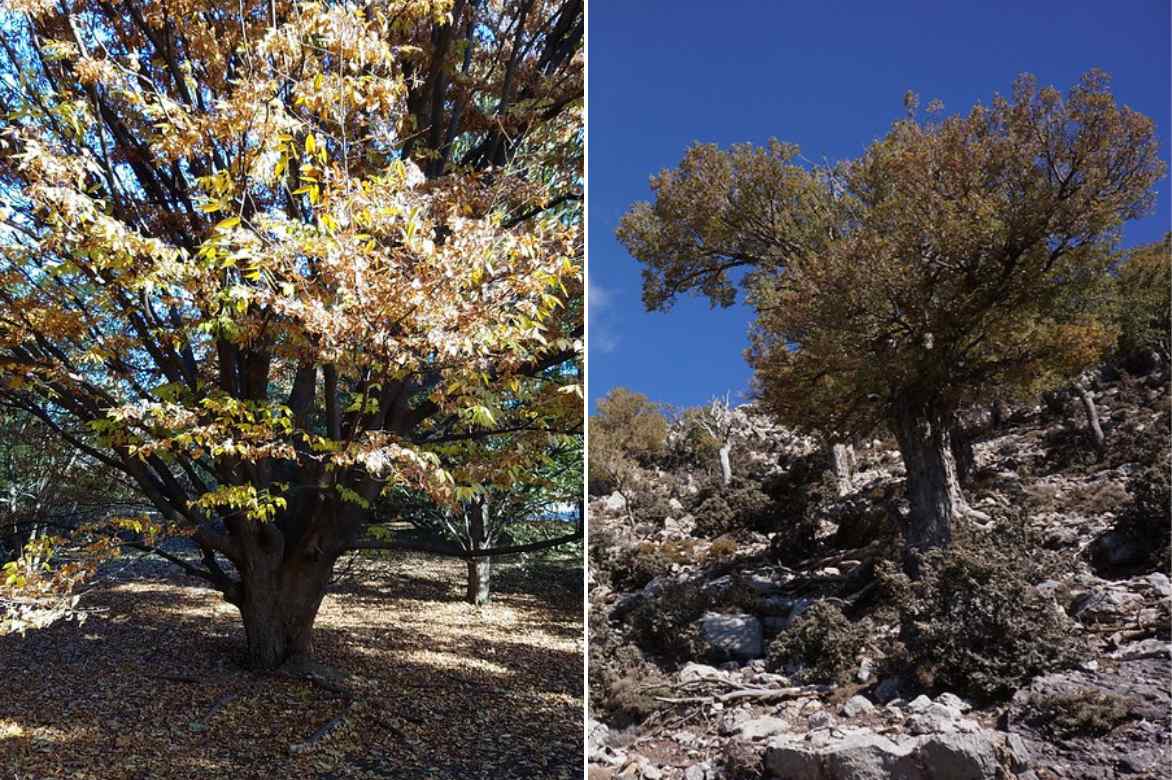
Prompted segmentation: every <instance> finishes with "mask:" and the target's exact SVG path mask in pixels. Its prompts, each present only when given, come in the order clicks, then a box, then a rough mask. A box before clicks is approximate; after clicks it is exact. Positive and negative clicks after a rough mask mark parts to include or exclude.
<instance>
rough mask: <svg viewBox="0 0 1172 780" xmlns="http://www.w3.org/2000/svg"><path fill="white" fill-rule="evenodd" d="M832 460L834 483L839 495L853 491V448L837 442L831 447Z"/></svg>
mask: <svg viewBox="0 0 1172 780" xmlns="http://www.w3.org/2000/svg"><path fill="white" fill-rule="evenodd" d="M830 460H831V464H832V466H833V468H834V485H835V489H836V490H837V492H838V495H839V497H842V496H845V495H846V494H847V493H850V492H851V471H852V469H851V460H852V458H851V448H850V447H849V446H847V445H846V444H835V445H833V446H831V448H830Z"/></svg>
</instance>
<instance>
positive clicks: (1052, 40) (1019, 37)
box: [587, 0, 1172, 410]
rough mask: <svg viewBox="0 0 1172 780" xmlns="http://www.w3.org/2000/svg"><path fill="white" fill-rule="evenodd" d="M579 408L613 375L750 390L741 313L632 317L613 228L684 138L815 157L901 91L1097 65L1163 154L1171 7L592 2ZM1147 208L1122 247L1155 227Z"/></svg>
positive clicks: (690, 389) (695, 393) (969, 96)
mask: <svg viewBox="0 0 1172 780" xmlns="http://www.w3.org/2000/svg"><path fill="white" fill-rule="evenodd" d="M589 14H590V20H589V40H588V46H589V51H588V57H589V63H590V64H589V69H590V75H589V95H588V100H589V124H588V129H587V132H588V137H589V169H588V179H587V182H588V184H587V187H588V192H589V195H588V197H589V223H588V229H589V241H590V244H589V253H590V255H589V277H590V296H591V300H590V321H589V327H590V343H589V349H590V354H589V375H590V376H589V383H590V405H591V410H593V405H594V402H595V401H596V400H597V399H598V398H599V397H601V396H602V395H604V394H605V393H606V392H607V391H608V390H610V388H612V387H614V386H616V385H624V386H626V387H630V388H632V389H634V390H637V391H639V392H642V393H645V394H647V395H648V396H650V397H651V398H653V399H655V400H657V401H665V402H669V403H673V404H677V405H694V404H698V403H702V402H704V401H707V400H708V399H710V398H712V397H713V396H714V395H718V394H719V395H723V394H724V393H725V392H731V393H732V395H733V397H734V398H736V397H737V396H738V394H741V393H745V392H747V390H748V386H749V378H750V374H751V372H750V370H749V368H748V366H747V365H746V364H745V362H744V359H743V357H742V351H743V349H744V347H745V346H746V344H747V337H746V335H747V328H748V325H749V322H750V321H751V319H752V316H751V313H750V312H749V311H748V310H747V309H746V308H744V307H742V306H739V305H738V306H736V307H734V308H732V309H710V308H709V306H708V303H707V301H706V300H703V299H698V298H691V297H686V298H682V299H680V300H679V302H678V303H677V304H676V306H675V307H674V308H673V309H672V310H671V311H670V312H669V313H666V314H664V313H650V314H649V313H646V312H645V311H644V310H643V307H642V304H641V303H640V279H639V268H640V266H639V264H638V263H637V262H636V261H635V260H634V259H632V258H631V257H630V256H629V255H628V254H627V253H626V251H625V250H624V249H623V248H622V246H621V245H619V243H618V242H617V241H616V240H615V238H614V230H615V226H616V224H617V222H618V219H619V217H620V216H621V215H622V214H623V212H624V211H625V210H626V209H627V208H628V206H630V204H632V203H633V202H635V201H637V200H647V199H649V198H650V190H649V188H648V177H649V176H650V175H651V174H653V173H655V172H658V171H659V170H661V169H663V168H666V167H672V166H674V165H675V164H676V163H677V162H678V161H679V159H680V157H681V155H682V154H683V152H684V150H685V149H686V148H687V146H688V145H689V144H690V143H692V142H693V141H704V142H716V143H719V144H721V145H722V146H724V145H727V144H730V143H736V142H741V141H751V142H754V143H763V142H765V141H767V140H768V139H769V138H770V137H777V138H780V139H781V140H784V141H790V142H794V143H797V144H799V145H800V146H801V148H802V152H803V154H804V155H805V156H806V157H808V158H810V159H813V160H821V159H823V158H825V159H828V160H831V161H833V160H841V159H847V158H852V157H856V156H858V155H859V154H860V153H861V152H862V151H863V150H864V149H865V148H866V146H867V145H868V144H869V143H870V142H871V141H872V140H874V139H875V138H878V137H880V136H882V135H883V134H884V133H885V132H886V130H887V128H888V127H889V125H890V124H891V122H892V121H894V120H896V119H898V118H899V117H900V116H902V115H903V95H904V93H905V92H906V91H907V90H909V89H911V90H914V91H915V92H917V93H919V95H920V104H921V105H927V103H928V101H930V100H931V99H932V98H939V99H941V100H942V101H943V102H944V107H945V110H946V113H957V112H962V111H966V110H967V109H968V108H969V107H971V106H972V105H973V104H974V103H976V102H977V101H981V102H984V103H986V104H987V103H988V102H989V99H990V98H991V97H992V95H993V94H994V93H995V92H1001V93H1003V94H1007V93H1008V92H1009V91H1010V87H1011V85H1012V83H1013V80H1014V78H1015V77H1016V76H1017V75H1018V74H1019V73H1022V72H1030V73H1033V74H1035V75H1036V76H1037V77H1038V79H1039V81H1041V82H1042V83H1043V84H1053V85H1054V86H1056V87H1058V88H1059V89H1061V90H1063V91H1065V90H1066V89H1068V88H1069V87H1070V86H1072V85H1073V84H1074V83H1075V82H1076V81H1077V80H1078V78H1079V76H1080V75H1081V74H1082V73H1083V72H1085V71H1087V70H1089V69H1090V68H1093V67H1098V68H1102V69H1103V70H1106V71H1108V72H1109V73H1110V74H1111V75H1112V77H1113V85H1114V92H1115V95H1116V98H1117V99H1118V100H1119V101H1120V102H1122V103H1125V104H1127V105H1130V106H1131V107H1132V108H1134V109H1136V110H1138V111H1142V112H1143V113H1145V114H1147V115H1148V116H1151V117H1152V118H1153V119H1155V121H1156V124H1157V127H1158V130H1159V133H1160V138H1161V142H1162V143H1161V148H1162V153H1161V156H1162V157H1163V159H1164V160H1165V161H1168V160H1169V159H1170V155H1169V126H1170V125H1172V121H1170V119H1169V95H1170V93H1172V88H1170V85H1169V66H1170V63H1169V4H1168V2H1167V0H1131V1H1130V2H1126V3H1109V2H1102V0H1099V1H1098V2H1093V1H1091V0H1080V1H1079V2H1054V1H1052V0H1047V1H1046V2H1040V1H1039V2H1021V0H1018V1H1017V2H1012V3H1011V2H987V1H986V0H982V2H979V3H953V2H939V1H937V2H900V1H898V0H894V1H892V2H886V3H872V2H858V1H856V2H826V1H820V2H802V3H795V2H782V1H781V0H778V1H777V2H771V1H767V0H759V2H747V1H746V0H724V2H721V3H708V2H695V1H687V0H677V1H676V2H666V1H661V2H651V1H650V0H630V2H619V0H593V1H592V2H591V3H590V8H589ZM1158 187H1159V189H1160V190H1161V192H1160V198H1159V203H1158V206H1157V211H1156V214H1155V215H1154V216H1152V217H1149V218H1147V219H1146V220H1143V221H1142V222H1136V223H1131V224H1129V225H1128V226H1127V228H1126V234H1125V235H1126V238H1125V243H1127V244H1128V245H1131V244H1135V243H1142V242H1146V241H1152V240H1155V239H1157V238H1159V237H1160V236H1162V235H1163V233H1164V232H1165V231H1166V230H1168V225H1169V204H1170V202H1172V201H1170V200H1169V197H1168V195H1167V194H1166V191H1167V190H1168V189H1169V188H1170V187H1172V182H1170V181H1169V180H1168V179H1167V178H1165V179H1164V180H1163V181H1162V182H1160V184H1159V185H1158Z"/></svg>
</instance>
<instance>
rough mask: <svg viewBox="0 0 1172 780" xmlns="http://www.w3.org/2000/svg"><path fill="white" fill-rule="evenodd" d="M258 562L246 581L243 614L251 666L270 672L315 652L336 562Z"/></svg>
mask: <svg viewBox="0 0 1172 780" xmlns="http://www.w3.org/2000/svg"><path fill="white" fill-rule="evenodd" d="M267 563H269V562H268V561H263V560H262V561H256V562H255V564H256V565H253V566H251V567H249V569H248V570H246V571H245V572H244V573H243V574H242V577H241V589H240V603H239V604H238V605H237V606H238V607H239V609H240V616H241V618H242V619H243V621H244V633H245V636H246V638H247V642H248V648H247V652H248V665H249V666H250V667H251V668H253V669H261V670H270V669H276V668H277V667H279V666H281V665H282V664H284V663H285V662H286V661H289V660H290V659H292V658H295V657H298V656H308V655H310V654H311V653H312V651H313V622H314V620H315V619H316V618H317V610H318V608H319V607H320V606H321V600H322V597H323V596H324V595H325V591H326V585H327V584H328V583H329V578H330V572H331V571H332V569H333V566H332V562H326V561H324V560H301V561H275V562H273V564H274V565H265V564H267Z"/></svg>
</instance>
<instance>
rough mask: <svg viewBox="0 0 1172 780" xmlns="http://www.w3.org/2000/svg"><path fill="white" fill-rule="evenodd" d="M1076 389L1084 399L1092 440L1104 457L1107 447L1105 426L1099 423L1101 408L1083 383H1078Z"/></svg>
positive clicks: (1084, 408)
mask: <svg viewBox="0 0 1172 780" xmlns="http://www.w3.org/2000/svg"><path fill="white" fill-rule="evenodd" d="M1074 389H1075V391H1076V392H1077V393H1078V397H1079V400H1081V401H1082V408H1083V411H1084V412H1086V415H1087V428H1088V430H1089V431H1090V434H1091V442H1092V443H1093V444H1094V445H1095V452H1096V453H1097V454H1098V456H1099V457H1100V458H1102V457H1103V451H1104V450H1105V449H1106V439H1105V438H1104V437H1103V426H1102V425H1101V424H1100V423H1099V409H1098V407H1097V406H1095V399H1094V397H1093V396H1092V395H1091V394H1090V391H1088V390H1087V389H1086V388H1085V387H1083V386H1082V385H1081V384H1076V385H1075V386H1074Z"/></svg>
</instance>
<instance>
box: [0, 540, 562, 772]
mask: <svg viewBox="0 0 1172 780" xmlns="http://www.w3.org/2000/svg"><path fill="white" fill-rule="evenodd" d="M501 573H502V574H503V575H504V576H501V577H499V578H498V579H499V582H498V585H499V586H500V590H499V591H498V592H497V594H496V596H495V597H494V601H493V603H491V604H489V605H488V606H485V607H480V608H477V607H473V606H471V605H469V604H466V603H464V602H463V601H461V595H462V589H463V586H464V579H463V578H464V575H465V566H464V564H463V563H462V562H460V561H451V560H436V559H432V558H428V557H424V556H415V555H402V554H396V555H392V556H386V557H382V558H378V559H362V560H361V561H360V562H359V563H358V564H357V565H355V566H354V567H353V568H352V570H351V571H350V574H349V576H348V578H347V579H346V580H345V581H343V582H341V583H339V584H338V585H337V586H336V587H335V588H334V589H332V590H331V592H330V593H329V594H328V595H327V596H326V598H325V600H324V602H323V604H322V608H321V611H320V613H319V616H318V620H317V624H316V633H315V636H314V642H315V647H314V658H315V660H316V661H318V662H320V663H322V664H325V665H326V666H328V667H329V668H331V669H334V670H337V671H338V672H341V673H343V674H345V675H347V685H348V686H349V687H350V689H351V690H352V691H353V693H354V696H353V698H352V699H348V698H347V697H346V696H344V695H342V694H339V693H333V692H331V691H329V690H325V689H323V688H322V687H321V686H318V685H315V684H314V683H312V682H310V681H306V680H297V679H290V678H287V677H280V676H275V675H271V674H270V675H263V674H255V673H253V672H250V671H247V670H245V669H243V668H242V667H241V662H242V654H243V643H244V631H243V627H242V625H241V623H240V620H239V615H238V613H237V612H236V609H235V608H234V607H232V606H231V605H229V604H226V603H224V602H223V601H222V600H221V599H220V597H219V595H218V594H217V593H215V592H213V591H209V590H207V589H204V588H202V587H199V586H198V585H196V584H195V582H196V581H194V580H174V581H170V580H169V581H160V580H133V581H127V582H118V583H113V584H111V585H110V586H108V587H104V588H102V589H100V590H96V591H94V592H92V593H91V594H90V595H89V596H87V599H86V600H87V601H88V602H89V607H90V609H91V610H94V611H95V612H96V614H95V615H94V616H93V617H92V618H91V619H90V620H89V621H87V622H86V623H85V624H84V625H81V626H78V625H77V624H76V623H72V622H70V623H59V624H56V625H54V626H51V627H49V628H46V629H44V630H41V631H36V632H30V633H29V634H28V635H27V636H26V637H24V638H23V639H21V638H20V637H17V636H8V637H2V638H0V679H3V680H4V683H5V685H4V693H3V695H2V696H0V766H2V767H4V769H5V770H6V772H5V775H4V776H5V777H20V778H38V779H39V778H49V777H68V778H76V779H77V780H88V779H90V778H92V779H93V780H120V779H121V778H127V779H132V780H146V779H147V778H151V779H152V780H153V779H154V778H185V779H186V778H219V777H225V778H226V777H231V778H254V777H255V778H323V779H324V778H331V779H333V778H337V779H339V780H340V779H341V778H390V777H394V778H447V777H462V778H463V777H466V778H480V777H483V778H512V777H516V778H527V777H533V778H578V777H581V775H582V626H583V621H582V597H581V576H580V575H581V570H580V569H577V570H570V571H567V572H564V575H565V576H559V577H551V576H550V573H549V570H548V568H547V569H545V570H542V571H538V572H536V573H532V574H526V573H524V572H523V571H521V570H520V569H518V568H514V569H503V570H502V572H501Z"/></svg>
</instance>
